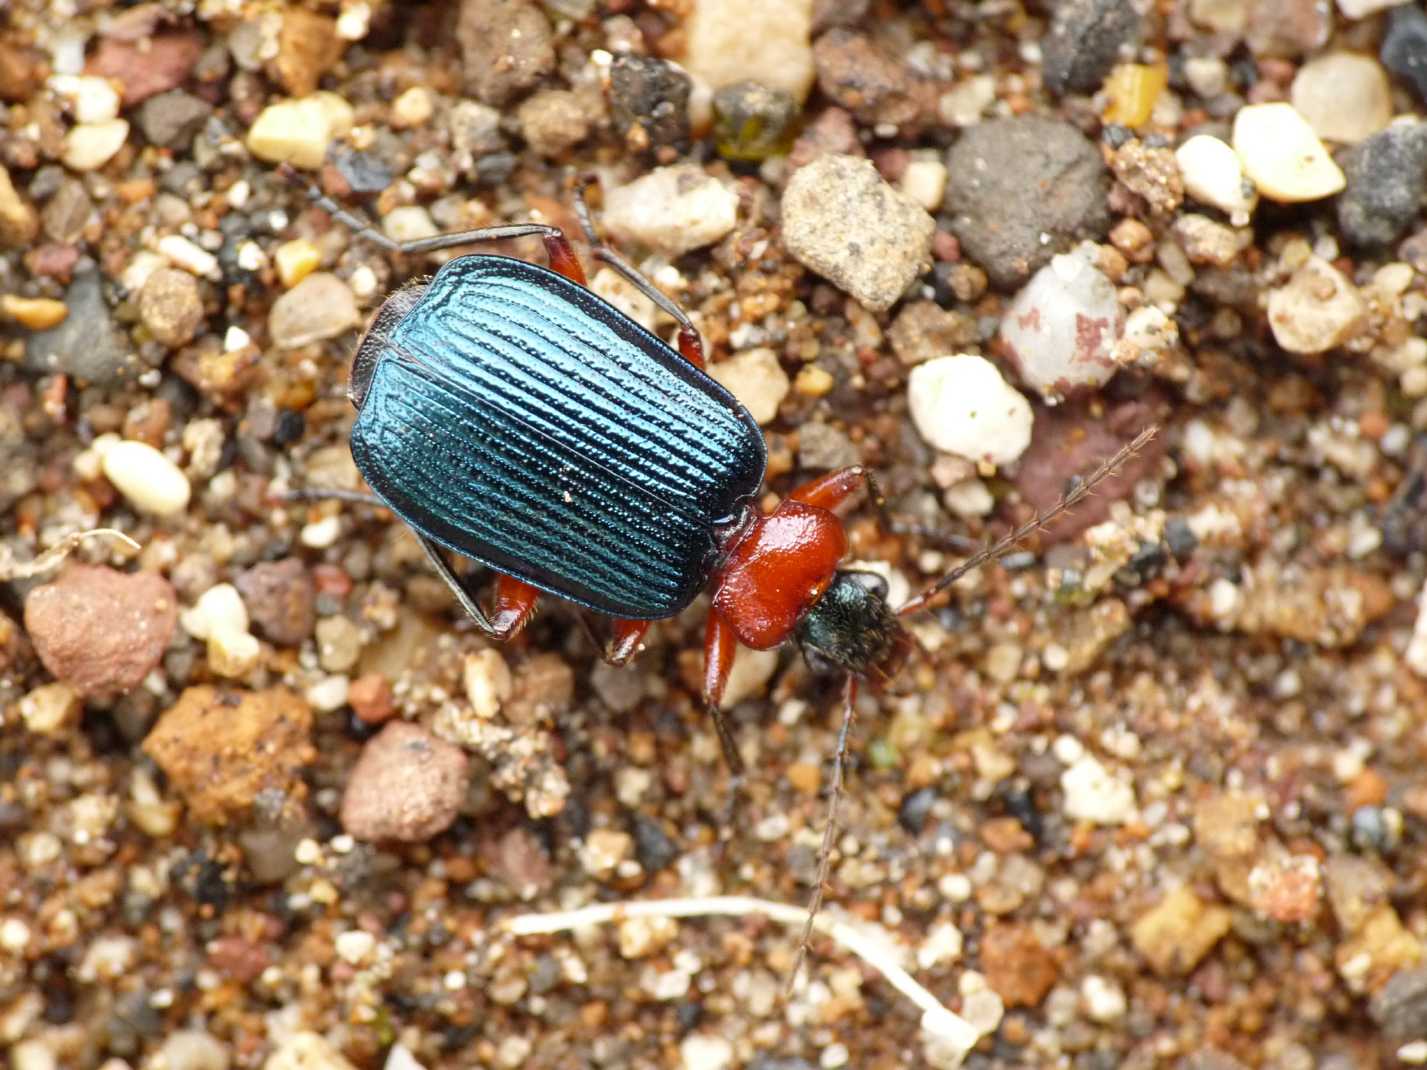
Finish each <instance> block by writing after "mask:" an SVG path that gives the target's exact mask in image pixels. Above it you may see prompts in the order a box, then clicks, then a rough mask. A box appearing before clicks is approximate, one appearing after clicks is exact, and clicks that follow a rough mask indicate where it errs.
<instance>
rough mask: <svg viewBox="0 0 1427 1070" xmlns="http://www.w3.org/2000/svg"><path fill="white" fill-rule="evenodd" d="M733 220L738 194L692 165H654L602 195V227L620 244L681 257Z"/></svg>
mask: <svg viewBox="0 0 1427 1070" xmlns="http://www.w3.org/2000/svg"><path fill="white" fill-rule="evenodd" d="M737 222H738V194H737V193H736V192H734V190H733V189H732V188H730V187H729V186H726V185H724V183H722V182H720V181H719V180H718V179H716V178H714V177H713V176H711V175H707V174H705V173H704V171H703V169H702V168H700V167H698V166H696V165H694V164H680V165H678V166H675V167H660V168H656V169H655V170H654V171H651V172H650V173H649V174H647V175H645V176H644V177H643V178H639V179H636V180H635V181H633V182H631V183H629V184H628V185H627V186H616V187H615V188H614V189H611V190H607V191H606V192H605V211H604V218H603V224H604V227H605V229H606V230H607V231H608V232H609V233H610V234H612V235H614V236H615V237H616V238H619V239H620V240H621V241H630V242H636V243H638V244H641V245H647V246H649V247H650V248H653V249H657V250H658V251H659V252H661V253H664V254H665V255H666V256H682V255H683V254H684V253H687V252H689V251H690V250H691V249H699V248H702V247H703V246H705V245H712V244H713V243H714V242H716V241H718V240H719V239H720V238H722V237H723V236H724V235H725V234H727V233H728V232H729V231H731V230H732V229H733V227H734V224H735V223H737Z"/></svg>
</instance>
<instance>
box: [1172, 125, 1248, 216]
mask: <svg viewBox="0 0 1427 1070" xmlns="http://www.w3.org/2000/svg"><path fill="white" fill-rule="evenodd" d="M1174 157H1175V160H1176V161H1178V163H1179V171H1180V174H1181V175H1182V176H1183V178H1184V191H1185V192H1186V193H1188V194H1189V195H1190V196H1191V197H1193V198H1194V199H1195V200H1196V201H1200V202H1202V203H1203V204H1207V205H1211V206H1212V207H1214V208H1217V209H1219V210H1220V211H1221V212H1225V213H1227V214H1228V216H1229V221H1230V222H1231V223H1233V224H1234V225H1235V226H1243V225H1244V224H1246V223H1247V222H1248V221H1249V216H1250V215H1251V214H1252V212H1253V210H1254V207H1255V205H1257V204H1258V199H1259V197H1258V192H1257V191H1256V190H1255V189H1254V186H1253V183H1251V182H1249V181H1248V180H1247V179H1246V177H1245V175H1244V165H1243V162H1242V161H1241V160H1240V159H1239V154H1238V153H1236V152H1235V151H1234V150H1233V148H1231V147H1230V146H1229V144H1228V142H1226V141H1221V140H1220V139H1219V138H1217V137H1211V136H1210V135H1208V134H1196V135H1194V137H1192V138H1190V139H1189V140H1188V141H1186V142H1185V143H1184V144H1183V145H1181V146H1179V148H1178V149H1176V150H1175V153H1174Z"/></svg>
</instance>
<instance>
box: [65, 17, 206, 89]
mask: <svg viewBox="0 0 1427 1070" xmlns="http://www.w3.org/2000/svg"><path fill="white" fill-rule="evenodd" d="M202 55H203V38H201V37H200V36H199V35H198V34H196V33H190V32H186V31H180V32H176V33H163V34H159V35H157V36H155V37H151V38H148V39H146V40H141V41H126V40H119V39H117V38H114V37H106V38H105V39H104V40H102V41H101V42H100V43H99V47H98V49H96V50H95V52H94V55H92V56H90V57H89V63H88V64H87V65H86V67H85V70H86V71H87V73H89V74H97V75H99V76H100V77H101V78H112V79H114V80H115V81H116V82H118V83H119V86H120V90H121V92H122V93H123V97H124V106H125V107H126V108H127V107H131V106H133V105H135V104H139V103H141V102H143V101H145V100H148V99H149V97H152V96H155V95H157V94H159V93H162V92H164V91H166V90H169V89H175V88H177V87H178V86H180V85H182V84H183V83H184V81H185V80H186V79H187V78H188V76H189V75H190V74H191V73H193V68H194V67H195V66H196V65H197V63H198V59H199V57H200V56H202Z"/></svg>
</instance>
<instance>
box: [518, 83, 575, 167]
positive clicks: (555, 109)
mask: <svg viewBox="0 0 1427 1070" xmlns="http://www.w3.org/2000/svg"><path fill="white" fill-rule="evenodd" d="M515 117H516V121H517V122H518V123H520V136H521V137H523V138H525V142H526V144H527V145H529V146H530V147H531V148H532V149H534V150H535V152H536V153H538V154H539V155H541V156H545V157H557V156H560V155H561V154H562V153H564V152H565V151H567V150H568V149H572V148H574V147H575V146H576V145H578V144H579V143H580V142H581V141H584V140H585V138H586V137H588V136H589V133H590V118H591V116H590V113H589V110H588V109H587V108H586V107H585V104H584V101H583V99H582V98H581V96H580V94H578V93H575V92H572V91H570V90H568V89H546V90H543V91H541V92H539V93H536V94H534V95H533V96H530V97H528V98H527V99H526V100H525V101H523V102H522V103H521V105H520V107H519V108H517V109H516V113H515Z"/></svg>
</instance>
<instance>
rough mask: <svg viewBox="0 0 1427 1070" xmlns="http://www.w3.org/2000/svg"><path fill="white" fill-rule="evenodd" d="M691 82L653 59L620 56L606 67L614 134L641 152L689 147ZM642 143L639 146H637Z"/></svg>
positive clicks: (679, 72)
mask: <svg viewBox="0 0 1427 1070" xmlns="http://www.w3.org/2000/svg"><path fill="white" fill-rule="evenodd" d="M692 89H693V80H692V79H690V78H689V76H688V75H687V74H685V73H684V72H683V71H681V70H679V68H677V67H675V66H674V65H673V64H672V63H666V62H664V60H662V59H658V58H656V57H654V56H636V55H633V54H632V53H620V54H619V55H617V56H615V58H614V62H613V63H611V64H610V67H609V108H610V115H611V117H612V118H613V120H614V128H615V131H616V132H617V133H618V134H619V136H620V137H622V138H624V140H625V142H626V143H630V142H631V138H632V139H633V143H634V146H635V147H636V148H638V149H640V150H641V151H647V150H653V149H658V148H660V147H661V146H664V145H668V146H671V147H672V148H674V149H676V150H677V151H680V152H682V151H684V150H685V149H687V148H688V147H689V93H690V91H691V90H692ZM640 142H642V144H640Z"/></svg>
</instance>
